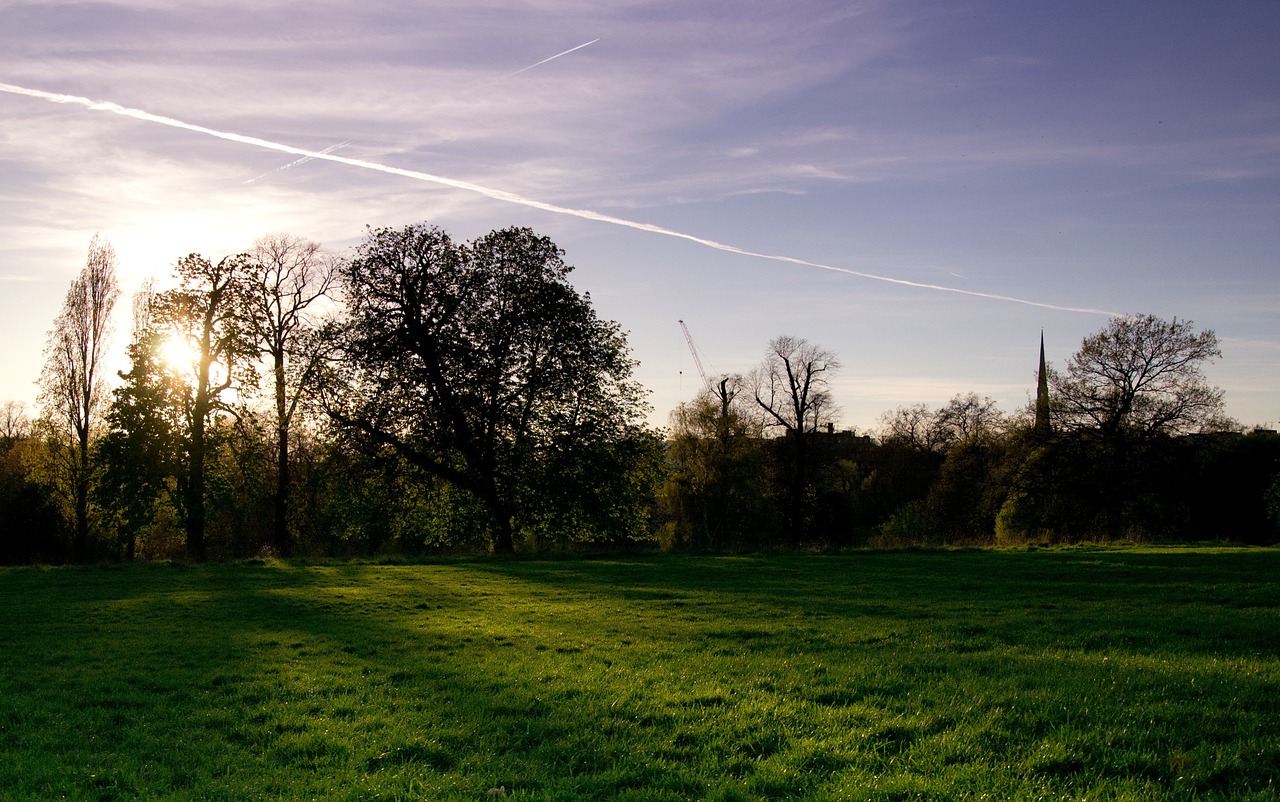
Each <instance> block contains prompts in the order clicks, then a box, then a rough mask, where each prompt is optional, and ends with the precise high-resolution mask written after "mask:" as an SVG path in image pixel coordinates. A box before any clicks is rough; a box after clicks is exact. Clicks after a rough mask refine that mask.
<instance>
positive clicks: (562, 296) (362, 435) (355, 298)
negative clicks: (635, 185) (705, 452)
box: [324, 225, 645, 551]
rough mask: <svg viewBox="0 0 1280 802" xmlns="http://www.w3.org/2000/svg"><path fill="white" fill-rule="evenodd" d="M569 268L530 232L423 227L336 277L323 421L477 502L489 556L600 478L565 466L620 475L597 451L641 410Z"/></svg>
mask: <svg viewBox="0 0 1280 802" xmlns="http://www.w3.org/2000/svg"><path fill="white" fill-rule="evenodd" d="M570 270H571V268H570V267H569V266H568V265H567V264H565V262H564V260H563V253H562V252H561V251H560V250H559V249H558V248H557V247H556V246H555V244H554V243H553V242H552V241H551V240H550V239H548V238H546V237H540V236H537V235H536V234H534V232H532V231H530V230H529V229H527V228H508V229H502V230H499V231H494V232H492V233H490V234H488V235H486V236H483V237H481V238H479V239H477V240H475V241H473V242H471V243H467V244H464V245H459V244H456V243H454V242H453V240H451V239H450V238H449V236H448V235H447V234H446V233H445V232H443V231H441V230H440V229H438V228H435V227H432V226H428V225H417V226H409V227H407V228H405V229H403V230H399V231H396V230H391V229H378V230H374V231H370V232H369V235H368V238H367V239H366V241H365V242H364V243H363V244H362V245H361V246H360V247H359V249H358V251H357V255H356V257H355V258H354V259H352V260H350V261H349V262H347V263H346V264H345V265H344V266H343V268H342V270H341V274H342V285H343V286H342V290H343V294H344V297H345V301H346V304H347V315H348V317H347V319H346V320H344V321H343V324H342V326H341V327H340V328H339V329H338V330H337V331H336V332H335V337H336V340H335V345H336V347H337V359H336V360H335V361H334V362H333V363H332V367H333V370H334V375H333V376H332V377H331V379H330V381H328V382H326V384H325V385H324V397H325V402H326V405H327V408H328V410H329V412H330V414H331V415H332V416H333V419H334V420H335V421H336V422H337V423H338V424H339V425H340V426H342V427H343V428H345V429H346V430H347V431H348V432H350V433H352V434H353V435H355V436H356V437H357V438H358V439H359V440H361V441H363V442H365V443H367V444H371V445H377V446H382V447H386V448H390V449H393V450H394V451H395V452H397V453H398V454H400V455H401V456H402V457H404V458H405V459H407V460H408V461H410V462H411V463H413V464H414V465H417V466H418V467H419V468H421V469H423V470H425V471H427V472H428V473H430V474H432V475H434V476H437V477H439V478H441V479H444V480H446V481H448V482H450V483H451V484H453V485H455V486H456V487H458V488H460V489H462V490H464V491H466V492H468V493H471V494H472V495H473V496H474V497H475V498H476V499H478V500H479V502H480V503H481V505H482V506H483V508H484V509H485V510H486V511H487V513H488V515H489V518H490V524H491V528H492V533H493V535H492V547H493V549H494V550H496V551H512V550H513V549H514V547H515V543H514V534H515V533H516V532H517V531H520V530H524V529H528V528H530V527H532V526H534V524H535V523H536V520H538V519H546V518H548V516H550V517H552V518H554V517H556V516H558V515H560V514H562V513H563V512H564V507H563V505H564V504H567V503H573V501H574V499H573V498H572V496H573V495H574V494H567V493H565V492H564V490H565V488H564V487H563V485H562V484H558V482H561V481H562V480H564V481H582V482H586V481H588V480H591V479H595V480H597V481H599V480H603V479H604V478H605V477H604V476H602V475H597V476H595V477H590V476H577V477H576V479H575V474H574V472H568V471H564V470H561V469H557V467H556V466H564V465H566V464H571V463H572V464H577V463H574V462H573V455H580V456H582V457H584V458H585V457H586V456H587V455H594V457H595V458H600V459H602V460H603V461H602V462H600V463H599V464H598V469H599V470H602V471H603V470H618V469H621V467H625V466H620V465H619V463H618V462H617V461H614V460H612V459H603V457H604V456H607V455H610V454H617V453H618V452H617V450H616V449H613V448H611V447H610V444H611V443H617V442H620V441H623V440H625V439H626V438H627V437H629V436H630V435H631V434H633V433H634V432H635V431H636V426H637V422H638V420H639V417H640V415H641V414H642V412H643V411H644V409H645V407H644V404H643V401H642V395H643V391H642V389H641V388H640V387H639V385H638V384H636V383H635V382H634V381H633V380H632V379H631V373H632V370H633V367H634V362H633V360H632V359H631V357H630V353H629V350H628V348H627V345H626V338H625V336H624V335H623V333H622V332H621V331H620V330H619V328H618V326H617V324H616V323H613V322H609V321H603V320H600V319H599V318H598V317H596V314H595V311H594V310H593V309H592V307H591V300H590V297H589V296H583V295H579V294H578V293H577V291H576V290H574V288H573V287H572V286H571V285H570V284H569V283H568V280H567V276H568V274H569V272H570ZM579 467H580V466H579ZM551 501H554V502H555V503H556V505H557V509H556V510H550V511H549V510H547V509H546V505H547V504H548V503H549V502H551Z"/></svg>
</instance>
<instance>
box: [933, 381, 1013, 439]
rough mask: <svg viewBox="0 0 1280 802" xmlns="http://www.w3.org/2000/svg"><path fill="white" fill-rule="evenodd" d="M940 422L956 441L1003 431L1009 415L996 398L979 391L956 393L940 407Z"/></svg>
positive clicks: (940, 426) (939, 426)
mask: <svg viewBox="0 0 1280 802" xmlns="http://www.w3.org/2000/svg"><path fill="white" fill-rule="evenodd" d="M937 425H938V428H940V429H942V430H943V431H944V432H945V433H946V435H945V436H946V438H947V439H949V440H950V441H951V443H952V444H954V443H959V442H962V441H965V440H969V439H972V438H974V437H986V436H989V435H992V434H996V433H998V432H1000V431H1001V430H1002V429H1004V426H1005V418H1004V413H1003V412H1001V411H1000V408H999V407H997V406H996V402H995V399H994V398H991V397H989V396H979V395H978V394H977V393H966V394H964V395H960V394H956V395H954V396H952V397H951V400H950V401H948V402H947V405H946V406H945V407H943V408H942V409H939V410H938V412H937Z"/></svg>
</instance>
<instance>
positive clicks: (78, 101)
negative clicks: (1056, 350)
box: [0, 83, 1122, 317]
mask: <svg viewBox="0 0 1280 802" xmlns="http://www.w3.org/2000/svg"><path fill="white" fill-rule="evenodd" d="M0 92H8V93H9V94H13V95H25V96H27V97H34V98H40V99H41V100H47V101H49V102H51V103H65V104H71V105H77V106H84V107H85V108H87V109H89V110H91V111H106V112H111V113H112V114H119V115H121V116H122V117H132V118H134V119H136V120H142V121H144V122H150V123H157V124H159V125H167V126H169V127H170V128H180V129H182V130H184V131H193V132H195V133H198V134H204V135H206V136H212V137H216V138H218V139H224V140H226V141H228V142H238V143H240V144H242V145H252V146H254V147H258V148H263V149H265V150H274V151H278V152H280V153H290V154H293V155H295V156H307V157H310V158H312V159H322V160H324V161H331V162H337V163H339V164H345V165H347V166H349V167H359V168H360V169H362V170H373V171H375V172H379V173H387V174H389V175H398V176H401V177H403V178H411V179H413V180H415V181H425V182H427V183H431V184H439V185H441V186H446V187H451V188H453V189H461V190H464V191H466V192H474V193H476V194H477V195H483V196H484V197H486V198H491V199H493V200H497V201H502V202H504V203H512V204H515V205H517V206H525V207H528V208H530V209H539V210H541V211H544V212H550V213H552V214H561V215H568V216H570V217H578V218H581V219H583V220H595V221H597V222H601V223H608V224H610V225H615V226H621V227H623V228H631V229H635V230H637V231H647V232H649V233H651V234H660V235H662V236H664V237H674V238H675V239H682V240H687V241H689V242H694V243H697V244H698V245H703V246H705V247H707V248H712V249H715V250H717V251H724V252H726V253H736V254H739V255H742V256H750V257H754V258H756V259H767V260H769V261H772V262H782V263H785V264H793V265H800V266H803V267H812V268H817V269H818V270H829V271H832V272H834V273H844V274H846V275H850V276H857V277H858V278H864V279H869V280H871V281H883V282H885V283H888V284H897V285H899V286H902V287H915V288H917V289H923V290H935V291H937V292H949V293H954V294H956V295H967V296H970V297H973V298H986V299H988V300H992V301H1006V302H1008V303H1015V304H1024V305H1026V306H1035V307H1039V308H1041V309H1053V310H1056V311H1059V312H1079V313H1083V314H1090V315H1107V316H1109V317H1117V316H1120V315H1121V314H1122V313H1119V312H1109V311H1107V310H1105V309H1091V308H1082V307H1074V306H1060V305H1058V304H1050V303H1043V302H1041V301H1031V300H1028V299H1026V298H1015V297H1013V296H1011V295H997V294H994V293H988V292H978V291H976V290H962V289H959V288H958V287H946V286H943V285H940V284H926V283H922V282H918V281H908V280H906V279H900V278H892V277H890V276H880V275H876V274H875V273H864V272H862V271H860V270H851V269H850V268H847V267H836V266H834V265H827V264H822V263H821V262H810V261H808V260H806V259H798V258H796V257H793V256H782V255H777V254H768V253H761V252H758V251H750V250H747V249H745V248H739V247H737V246H735V245H726V244H724V243H722V242H716V241H715V240H710V239H706V238H704V237H699V236H695V235H693V234H685V233H682V232H680V231H675V230H672V229H670V228H663V227H662V226H656V225H653V224H651V223H637V222H636V221H634V220H627V219H624V218H621V217H613V216H611V215H607V214H602V213H600V212H594V211H591V210H589V209H570V208H568V207H565V206H557V205H555V204H552V203H545V202H543V201H539V200H534V199H532V198H525V197H523V196H520V195H517V194H515V193H513V192H507V191H506V190H501V189H493V188H491V187H485V186H481V185H480V184H472V183H470V182H468V181H459V180H457V179H454V178H446V177H444V176H439V175H432V174H431V173H423V172H419V171H417V170H405V169H403V168H400V167H388V166H387V165H385V164H378V163H377V162H368V161H363V160H361V159H349V158H347V157H345V156H336V155H334V154H333V153H324V152H321V151H316V150H306V149H304V148H295V147H293V146H292V145H283V144H281V143H279V142H272V141H270V140H267V139H259V138H258V137H253V136H245V135H243V134H235V133H230V132H227V131H218V130H216V129H213V128H206V127H205V126H202V125H195V124H193V123H187V122H183V121H182V120H175V119H173V118H172V117H162V116H160V115H158V114H152V113H151V112H149V111H142V110H141V109H131V108H127V107H125V106H121V105H119V104H118V103H111V102H109V101H97V100H90V99H89V98H86V97H79V96H77V95H62V94H57V93H54V92H45V91H43V90H40V89H27V88H25V87H21V86H14V85H13V84H6V83H0Z"/></svg>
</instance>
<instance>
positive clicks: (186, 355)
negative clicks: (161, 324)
mask: <svg viewBox="0 0 1280 802" xmlns="http://www.w3.org/2000/svg"><path fill="white" fill-rule="evenodd" d="M160 358H161V359H162V360H164V363H165V364H166V365H168V366H169V367H170V368H172V369H173V370H176V371H184V372H185V371H190V370H192V368H194V367H195V364H196V362H197V360H199V358H200V357H199V354H197V353H196V349H195V348H193V347H192V346H191V343H190V342H188V341H187V338H186V337H184V336H183V335H181V334H171V335H170V336H168V337H166V338H165V340H164V342H162V343H161V344H160Z"/></svg>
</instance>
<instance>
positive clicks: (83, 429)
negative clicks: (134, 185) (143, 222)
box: [40, 234, 120, 558]
mask: <svg viewBox="0 0 1280 802" xmlns="http://www.w3.org/2000/svg"><path fill="white" fill-rule="evenodd" d="M119 295H120V290H119V287H118V286H117V282H116V252H115V249H114V248H112V247H111V244H110V243H109V242H107V241H106V240H104V239H102V238H100V237H99V236H98V235H96V234H95V235H94V237H93V239H92V240H91V241H90V243H89V255H88V258H87V259H86V260H85V266H84V268H83V269H82V270H81V271H80V275H79V276H77V277H76V279H75V280H74V281H72V282H71V289H70V290H68V291H67V297H66V299H65V300H64V301H63V304H62V312H61V313H60V314H59V315H58V317H57V319H55V320H54V323H53V329H52V330H51V331H50V332H49V344H48V347H47V350H46V353H45V365H44V371H43V373H42V374H41V376H40V404H41V406H42V407H43V409H44V415H45V418H46V419H47V421H48V423H49V425H50V426H51V427H52V430H53V432H54V435H55V437H56V438H57V440H58V441H59V447H60V448H61V447H62V446H66V452H65V454H66V459H65V460H64V461H63V462H64V468H65V471H66V475H67V477H66V478H67V484H68V490H69V491H70V492H69V496H70V498H71V505H72V509H73V514H74V518H75V543H74V550H75V553H76V556H77V557H80V558H83V557H84V556H85V555H86V554H87V549H88V544H89V480H90V474H91V471H90V464H89V443H90V440H91V439H92V438H93V436H94V435H95V434H96V433H97V431H98V429H99V428H100V420H99V418H100V417H101V413H102V410H103V406H104V405H105V403H106V388H105V386H104V385H103V382H102V376H101V373H102V370H103V361H104V360H105V357H106V352H107V345H108V341H109V339H110V336H111V313H112V310H114V309H115V303H116V298H117V297H119Z"/></svg>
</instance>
